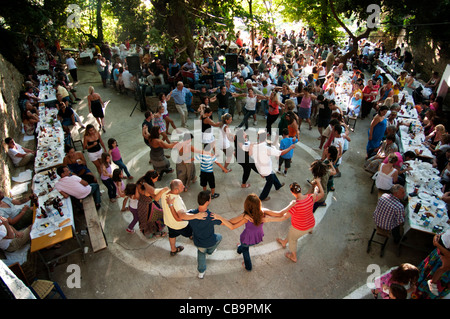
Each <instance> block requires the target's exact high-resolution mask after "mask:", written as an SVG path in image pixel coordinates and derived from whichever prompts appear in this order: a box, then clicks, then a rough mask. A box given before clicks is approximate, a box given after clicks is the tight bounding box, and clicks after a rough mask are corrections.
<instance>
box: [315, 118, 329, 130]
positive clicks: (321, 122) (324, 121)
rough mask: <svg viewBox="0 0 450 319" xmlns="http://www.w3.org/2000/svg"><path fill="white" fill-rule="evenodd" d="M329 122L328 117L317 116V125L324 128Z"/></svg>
mask: <svg viewBox="0 0 450 319" xmlns="http://www.w3.org/2000/svg"><path fill="white" fill-rule="evenodd" d="M329 123H330V119H329V118H320V117H319V118H317V126H318V127H322V128H326V127H327V126H328V124H329Z"/></svg>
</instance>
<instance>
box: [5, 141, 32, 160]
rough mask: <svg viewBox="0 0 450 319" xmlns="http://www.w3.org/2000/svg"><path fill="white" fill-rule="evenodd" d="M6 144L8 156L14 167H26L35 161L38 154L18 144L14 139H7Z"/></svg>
mask: <svg viewBox="0 0 450 319" xmlns="http://www.w3.org/2000/svg"><path fill="white" fill-rule="evenodd" d="M5 144H7V145H8V155H9V157H10V158H11V160H12V161H13V163H14V166H16V167H19V166H25V165H27V164H28V163H29V162H33V161H34V157H35V155H36V152H35V151H33V150H30V149H28V148H25V147H22V146H21V145H19V144H17V143H16V142H14V139H13V138H12V137H7V138H5Z"/></svg>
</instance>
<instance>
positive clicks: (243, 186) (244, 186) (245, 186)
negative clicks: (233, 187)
mask: <svg viewBox="0 0 450 319" xmlns="http://www.w3.org/2000/svg"><path fill="white" fill-rule="evenodd" d="M249 187H250V184H242V185H241V188H249Z"/></svg>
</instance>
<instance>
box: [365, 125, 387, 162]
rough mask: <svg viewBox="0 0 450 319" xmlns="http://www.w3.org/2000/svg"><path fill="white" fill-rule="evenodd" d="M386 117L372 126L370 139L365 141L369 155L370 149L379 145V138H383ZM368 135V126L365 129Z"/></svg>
mask: <svg viewBox="0 0 450 319" xmlns="http://www.w3.org/2000/svg"><path fill="white" fill-rule="evenodd" d="M386 126H387V119H383V120H382V121H380V122H379V123H378V124H377V125H375V127H374V128H373V132H372V140H371V141H368V142H367V147H366V151H367V155H370V154H369V153H371V151H373V150H374V149H376V148H377V147H379V146H380V144H381V140H382V139H383V136H384V133H385V132H386ZM367 134H368V136H370V128H369V130H368V131H367Z"/></svg>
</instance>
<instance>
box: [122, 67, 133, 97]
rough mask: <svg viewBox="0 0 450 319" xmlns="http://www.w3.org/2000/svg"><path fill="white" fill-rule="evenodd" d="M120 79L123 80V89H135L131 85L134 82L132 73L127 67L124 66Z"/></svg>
mask: <svg viewBox="0 0 450 319" xmlns="http://www.w3.org/2000/svg"><path fill="white" fill-rule="evenodd" d="M122 81H123V86H124V87H125V89H127V90H131V91H134V90H135V87H134V85H133V83H134V78H133V74H131V73H130V71H128V67H126V68H125V70H124V71H123V73H122Z"/></svg>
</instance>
